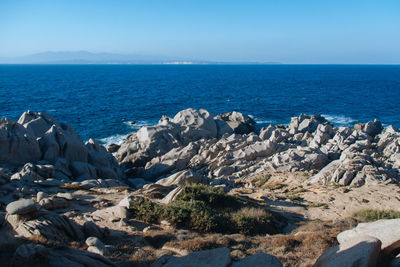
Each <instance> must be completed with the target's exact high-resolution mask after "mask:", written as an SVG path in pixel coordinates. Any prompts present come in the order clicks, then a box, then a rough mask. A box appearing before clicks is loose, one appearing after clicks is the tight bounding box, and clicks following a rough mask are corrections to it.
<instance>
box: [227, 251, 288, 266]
mask: <svg viewBox="0 0 400 267" xmlns="http://www.w3.org/2000/svg"><path fill="white" fill-rule="evenodd" d="M247 266H251V267H264V266H268V267H282V266H283V265H282V263H281V262H280V261H279V260H278V258H277V257H275V256H272V255H269V254H266V253H258V254H255V255H251V256H249V257H246V258H244V259H243V260H240V261H235V262H232V265H231V267H247Z"/></svg>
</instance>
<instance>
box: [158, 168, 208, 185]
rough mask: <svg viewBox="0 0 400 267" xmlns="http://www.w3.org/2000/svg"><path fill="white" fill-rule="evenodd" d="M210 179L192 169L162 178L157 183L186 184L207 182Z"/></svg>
mask: <svg viewBox="0 0 400 267" xmlns="http://www.w3.org/2000/svg"><path fill="white" fill-rule="evenodd" d="M207 182H208V179H207V178H206V177H204V176H203V175H200V174H198V173H195V172H194V171H192V170H183V171H180V172H177V173H174V174H172V175H170V176H168V177H166V178H163V179H160V180H158V181H157V182H156V184H160V185H164V186H184V185H186V184H198V183H201V184H206V183H207Z"/></svg>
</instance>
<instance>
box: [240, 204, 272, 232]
mask: <svg viewBox="0 0 400 267" xmlns="http://www.w3.org/2000/svg"><path fill="white" fill-rule="evenodd" d="M232 221H233V223H234V226H235V229H234V230H235V232H239V233H242V234H245V235H253V234H260V233H269V234H275V233H277V230H276V228H275V226H274V223H273V222H272V216H271V214H270V213H268V212H267V211H266V210H265V209H261V208H247V207H245V208H242V209H240V210H238V211H236V212H235V213H233V214H232Z"/></svg>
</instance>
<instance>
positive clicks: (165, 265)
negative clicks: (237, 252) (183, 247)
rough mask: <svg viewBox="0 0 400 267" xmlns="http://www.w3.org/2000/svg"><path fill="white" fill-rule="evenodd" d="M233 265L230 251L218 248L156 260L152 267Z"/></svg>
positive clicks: (219, 266)
mask: <svg viewBox="0 0 400 267" xmlns="http://www.w3.org/2000/svg"><path fill="white" fill-rule="evenodd" d="M230 263H231V257H230V254H229V249H227V248H216V249H211V250H203V251H196V252H192V253H190V254H189V255H187V256H185V257H180V258H176V257H173V256H163V257H161V258H159V259H158V260H156V261H155V262H154V263H153V264H151V265H150V266H151V267H161V266H162V267H170V266H171V267H172V266H186V267H227V266H229V264H230Z"/></svg>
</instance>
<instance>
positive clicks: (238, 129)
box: [217, 111, 256, 134]
mask: <svg viewBox="0 0 400 267" xmlns="http://www.w3.org/2000/svg"><path fill="white" fill-rule="evenodd" d="M217 119H221V120H223V121H225V122H226V123H227V124H228V125H229V127H230V128H231V129H232V130H233V132H234V133H236V134H249V133H251V132H253V131H254V125H255V124H256V122H255V121H254V120H253V119H251V118H250V117H249V116H247V115H244V114H242V113H240V112H237V111H233V112H229V113H225V114H220V115H218V116H217Z"/></svg>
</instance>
